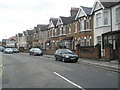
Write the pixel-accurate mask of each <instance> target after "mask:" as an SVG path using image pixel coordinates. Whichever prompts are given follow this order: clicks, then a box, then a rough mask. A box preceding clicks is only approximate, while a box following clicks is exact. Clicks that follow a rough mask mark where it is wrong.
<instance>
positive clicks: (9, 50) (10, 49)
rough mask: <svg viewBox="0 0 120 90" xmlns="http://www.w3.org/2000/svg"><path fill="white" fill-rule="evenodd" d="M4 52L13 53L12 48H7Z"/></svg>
mask: <svg viewBox="0 0 120 90" xmlns="http://www.w3.org/2000/svg"><path fill="white" fill-rule="evenodd" d="M3 52H4V53H6V54H13V50H12V48H5V49H4V51H3Z"/></svg>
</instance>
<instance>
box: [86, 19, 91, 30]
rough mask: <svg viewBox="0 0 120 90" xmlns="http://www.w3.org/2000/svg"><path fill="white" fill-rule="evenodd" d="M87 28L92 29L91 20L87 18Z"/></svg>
mask: <svg viewBox="0 0 120 90" xmlns="http://www.w3.org/2000/svg"><path fill="white" fill-rule="evenodd" d="M86 29H90V20H89V19H87V20H86Z"/></svg>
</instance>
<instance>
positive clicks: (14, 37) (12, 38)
mask: <svg viewBox="0 0 120 90" xmlns="http://www.w3.org/2000/svg"><path fill="white" fill-rule="evenodd" d="M8 40H14V41H16V36H12V37H10V38H8Z"/></svg>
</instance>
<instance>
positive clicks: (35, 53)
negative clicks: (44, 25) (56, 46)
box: [29, 48, 43, 56]
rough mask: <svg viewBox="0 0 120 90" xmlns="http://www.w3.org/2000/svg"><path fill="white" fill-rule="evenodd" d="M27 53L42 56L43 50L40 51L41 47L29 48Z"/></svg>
mask: <svg viewBox="0 0 120 90" xmlns="http://www.w3.org/2000/svg"><path fill="white" fill-rule="evenodd" d="M29 54H30V55H34V56H35V55H40V56H42V55H43V52H42V50H41V49H39V48H31V49H30V50H29Z"/></svg>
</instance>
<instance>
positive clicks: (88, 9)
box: [81, 6, 92, 15]
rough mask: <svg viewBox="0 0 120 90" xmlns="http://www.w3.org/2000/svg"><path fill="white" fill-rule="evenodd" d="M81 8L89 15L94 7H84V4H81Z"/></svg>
mask: <svg viewBox="0 0 120 90" xmlns="http://www.w3.org/2000/svg"><path fill="white" fill-rule="evenodd" d="M81 8H82V9H83V10H84V12H85V13H86V14H87V15H89V14H90V13H91V10H92V8H91V7H84V6H81Z"/></svg>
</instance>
